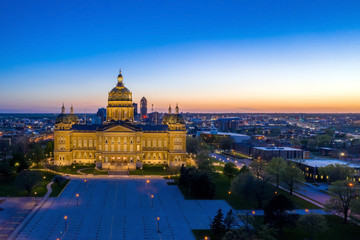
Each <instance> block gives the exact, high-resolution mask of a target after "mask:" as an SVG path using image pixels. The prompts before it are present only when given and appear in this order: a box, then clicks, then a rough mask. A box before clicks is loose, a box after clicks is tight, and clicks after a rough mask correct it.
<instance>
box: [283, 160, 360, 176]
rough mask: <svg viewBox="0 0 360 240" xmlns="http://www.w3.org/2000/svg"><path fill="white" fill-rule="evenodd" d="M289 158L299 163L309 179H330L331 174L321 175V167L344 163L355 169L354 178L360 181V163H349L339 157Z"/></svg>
mask: <svg viewBox="0 0 360 240" xmlns="http://www.w3.org/2000/svg"><path fill="white" fill-rule="evenodd" d="M289 160H290V161H293V162H295V163H297V165H298V166H299V167H300V168H301V169H302V170H303V171H304V173H305V177H306V178H307V179H313V180H315V181H326V180H328V179H329V176H325V175H321V173H320V172H319V168H321V167H326V166H329V165H343V166H348V167H350V168H352V169H354V170H355V172H354V173H355V175H354V177H353V180H354V181H358V182H360V177H359V171H360V165H359V164H354V163H349V162H345V161H341V160H338V159H306V160H300V161H299V159H289Z"/></svg>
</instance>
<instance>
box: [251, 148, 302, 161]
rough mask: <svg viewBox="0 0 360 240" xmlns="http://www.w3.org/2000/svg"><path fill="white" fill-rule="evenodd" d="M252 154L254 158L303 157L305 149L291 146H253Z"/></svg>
mask: <svg viewBox="0 0 360 240" xmlns="http://www.w3.org/2000/svg"><path fill="white" fill-rule="evenodd" d="M252 156H253V158H254V159H256V158H261V159H265V160H271V159H272V158H274V157H282V158H284V159H303V158H304V151H303V150H301V149H297V148H291V147H274V146H271V147H253V150H252Z"/></svg>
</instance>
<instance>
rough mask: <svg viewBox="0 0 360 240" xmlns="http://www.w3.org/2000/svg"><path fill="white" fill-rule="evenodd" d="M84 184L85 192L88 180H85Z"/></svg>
mask: <svg viewBox="0 0 360 240" xmlns="http://www.w3.org/2000/svg"><path fill="white" fill-rule="evenodd" d="M84 183H85V191H86V185H87V184H86V183H87V179H85V180H84Z"/></svg>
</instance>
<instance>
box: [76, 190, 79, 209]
mask: <svg viewBox="0 0 360 240" xmlns="http://www.w3.org/2000/svg"><path fill="white" fill-rule="evenodd" d="M76 207H79V194H78V193H77V194H76Z"/></svg>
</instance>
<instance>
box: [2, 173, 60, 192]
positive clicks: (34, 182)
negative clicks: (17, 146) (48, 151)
mask: <svg viewBox="0 0 360 240" xmlns="http://www.w3.org/2000/svg"><path fill="white" fill-rule="evenodd" d="M25 171H28V172H29V173H30V174H29V175H27V176H21V175H24V174H23V173H16V174H12V175H11V176H7V177H4V176H2V177H1V179H0V196H1V197H43V196H44V195H45V194H46V193H47V188H46V185H47V184H48V183H50V182H51V181H52V179H53V178H54V177H55V176H57V175H56V174H54V173H52V172H46V171H41V170H25ZM65 181H66V180H65V179H64V182H65ZM30 182H31V184H29V183H30ZM65 186H66V184H63V183H62V184H61V185H60V186H54V184H53V190H54V189H55V192H58V193H59V192H61V191H62V189H63V188H64V187H65ZM28 190H30V195H29V193H28Z"/></svg>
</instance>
